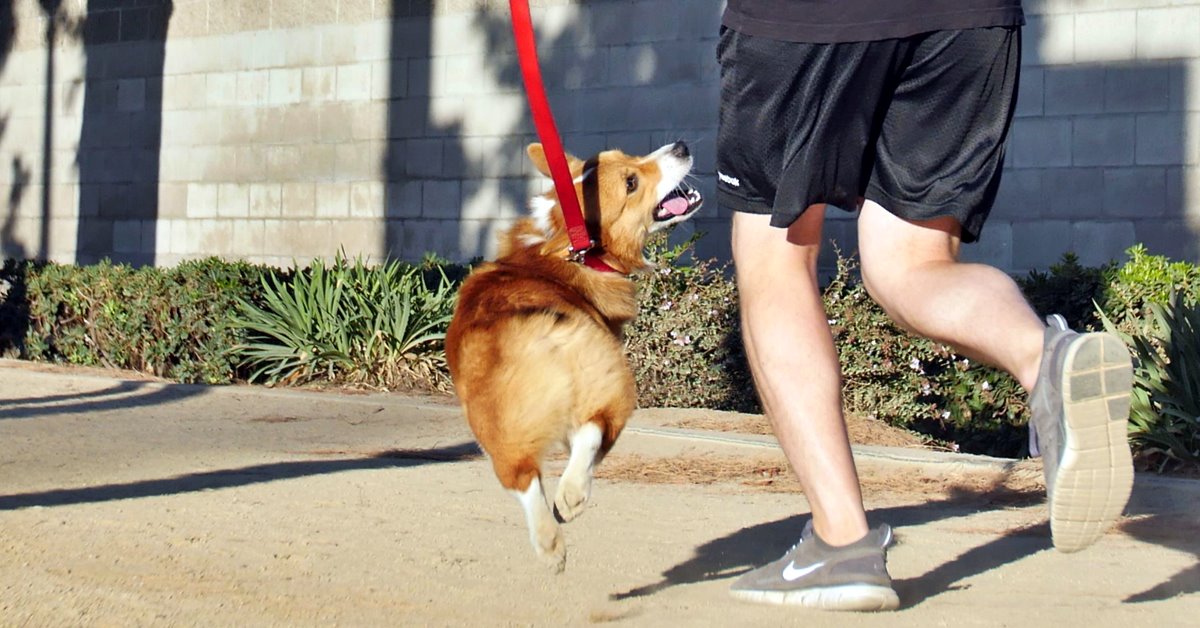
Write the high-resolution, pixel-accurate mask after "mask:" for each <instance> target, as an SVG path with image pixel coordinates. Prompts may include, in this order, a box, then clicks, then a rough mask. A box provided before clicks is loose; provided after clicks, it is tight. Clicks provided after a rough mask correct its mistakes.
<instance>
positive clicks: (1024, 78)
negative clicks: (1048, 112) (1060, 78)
mask: <svg viewBox="0 0 1200 628" xmlns="http://www.w3.org/2000/svg"><path fill="white" fill-rule="evenodd" d="M1045 101H1046V70H1044V69H1042V68H1034V67H1029V68H1022V69H1021V82H1020V85H1019V86H1018V97H1017V110H1016V115H1017V117H1027V116H1040V115H1042V114H1043V113H1045Z"/></svg>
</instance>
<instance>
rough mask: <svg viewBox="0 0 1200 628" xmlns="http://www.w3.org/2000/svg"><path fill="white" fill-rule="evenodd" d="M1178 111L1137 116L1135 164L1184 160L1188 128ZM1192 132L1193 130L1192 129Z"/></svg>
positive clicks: (1179, 161) (1176, 162)
mask: <svg viewBox="0 0 1200 628" xmlns="http://www.w3.org/2000/svg"><path fill="white" fill-rule="evenodd" d="M1184 123H1185V119H1184V117H1183V116H1181V115H1179V114H1178V113H1150V114H1144V115H1139V116H1137V164H1138V165H1164V166H1171V165H1178V164H1182V163H1184V162H1185V161H1186V155H1185V152H1186V150H1187V148H1186V144H1185V139H1184V138H1185V137H1187V133H1188V129H1186V128H1185V127H1184ZM1192 132H1195V131H1194V130H1193V131H1192Z"/></svg>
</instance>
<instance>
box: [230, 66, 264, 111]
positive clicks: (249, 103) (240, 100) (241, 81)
mask: <svg viewBox="0 0 1200 628" xmlns="http://www.w3.org/2000/svg"><path fill="white" fill-rule="evenodd" d="M269 78H270V73H269V72H268V71H267V70H253V71H250V72H238V74H237V104H239V105H242V106H244V107H262V106H265V105H266V104H267V102H268V100H269V94H270V83H269Z"/></svg>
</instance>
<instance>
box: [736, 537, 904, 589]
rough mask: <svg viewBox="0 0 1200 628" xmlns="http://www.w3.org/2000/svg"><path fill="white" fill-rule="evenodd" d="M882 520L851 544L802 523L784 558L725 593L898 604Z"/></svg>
mask: <svg viewBox="0 0 1200 628" xmlns="http://www.w3.org/2000/svg"><path fill="white" fill-rule="evenodd" d="M891 542H892V529H891V528H889V527H888V526H887V525H886V524H884V525H880V526H879V527H878V528H875V529H874V530H871V531H869V532H867V535H866V536H865V537H863V538H862V539H860V540H859V541H856V542H854V543H852V544H850V545H846V546H844V547H833V546H830V545H828V544H826V543H825V542H824V541H822V540H821V539H820V538H819V537H818V536H817V535H816V533H815V532H813V529H812V522H811V521H809V522H808V525H806V526H804V532H803V533H801V535H800V541H799V542H798V543H796V545H794V546H792V549H790V550H788V552H787V553H786V554H784V555H783V558H780V559H779V560H777V561H775V562H773V563H768V564H766V565H763V566H762V567H759V568H758V569H755V570H753V571H751V572H749V573H746V574H744V575H743V576H742V577H741V578H738V579H737V582H734V583H733V586H732V587H731V588H730V593H732V594H733V596H734V597H736V598H739V599H742V600H748V601H751V602H767V603H770V604H790V605H796V606H806V607H809V608H819V609H824V610H834V611H885V610H892V609H894V608H896V607H897V606H899V605H900V598H898V597H897V596H896V591H895V590H893V589H892V579H891V577H890V576H888V572H887V546H888V545H890V544H891Z"/></svg>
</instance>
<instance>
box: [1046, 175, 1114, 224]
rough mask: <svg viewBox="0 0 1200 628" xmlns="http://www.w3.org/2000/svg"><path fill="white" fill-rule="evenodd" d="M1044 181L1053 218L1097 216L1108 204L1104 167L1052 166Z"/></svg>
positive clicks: (1050, 214)
mask: <svg viewBox="0 0 1200 628" xmlns="http://www.w3.org/2000/svg"><path fill="white" fill-rule="evenodd" d="M1042 176H1043V180H1042V185H1043V186H1044V189H1045V191H1046V198H1047V202H1048V206H1047V207H1046V210H1045V213H1044V216H1045V217H1046V218H1050V219H1065V218H1072V217H1076V216H1079V217H1090V216H1095V215H1096V214H1097V213H1099V212H1100V211H1101V208H1103V207H1104V170H1103V169H1101V168H1051V169H1048V170H1046V171H1045V172H1044V173H1043V175H1042Z"/></svg>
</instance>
